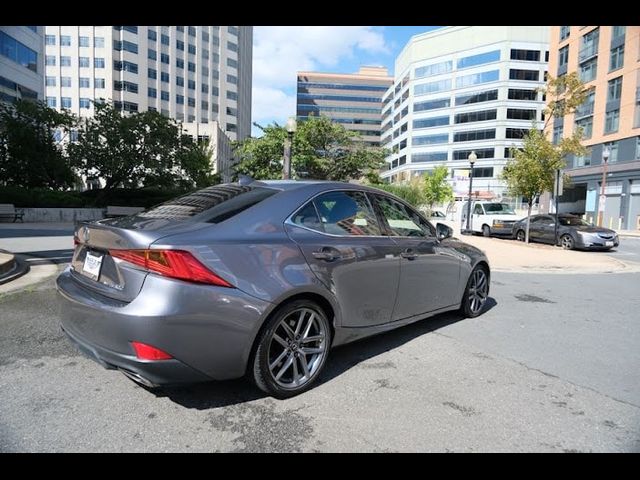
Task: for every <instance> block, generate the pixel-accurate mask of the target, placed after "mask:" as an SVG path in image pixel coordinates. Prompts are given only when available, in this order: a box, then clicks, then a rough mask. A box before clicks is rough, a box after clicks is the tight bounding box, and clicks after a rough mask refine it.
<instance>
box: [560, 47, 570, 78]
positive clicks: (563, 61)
mask: <svg viewBox="0 0 640 480" xmlns="http://www.w3.org/2000/svg"><path fill="white" fill-rule="evenodd" d="M568 63H569V45H567V46H566V47H562V48H561V49H560V50H558V70H563V69H564V70H565V72H566V66H567V64H568Z"/></svg>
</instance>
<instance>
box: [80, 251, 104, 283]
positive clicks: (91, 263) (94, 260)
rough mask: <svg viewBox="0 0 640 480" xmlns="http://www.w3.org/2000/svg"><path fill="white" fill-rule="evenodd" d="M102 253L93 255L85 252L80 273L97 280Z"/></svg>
mask: <svg viewBox="0 0 640 480" xmlns="http://www.w3.org/2000/svg"><path fill="white" fill-rule="evenodd" d="M102 258H103V255H93V254H91V253H89V252H87V256H86V257H85V259H84V265H83V266H82V273H84V274H85V275H87V276H88V277H91V278H93V279H94V280H97V279H98V277H99V276H100V267H101V266H102Z"/></svg>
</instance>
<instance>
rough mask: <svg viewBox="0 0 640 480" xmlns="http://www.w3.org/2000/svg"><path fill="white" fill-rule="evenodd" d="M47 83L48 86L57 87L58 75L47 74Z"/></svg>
mask: <svg viewBox="0 0 640 480" xmlns="http://www.w3.org/2000/svg"><path fill="white" fill-rule="evenodd" d="M45 85H46V86H47V87H55V86H56V77H49V76H47V77H46V78H45Z"/></svg>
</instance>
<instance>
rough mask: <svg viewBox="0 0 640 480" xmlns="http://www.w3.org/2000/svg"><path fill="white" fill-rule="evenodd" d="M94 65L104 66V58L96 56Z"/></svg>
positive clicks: (97, 66) (95, 66)
mask: <svg viewBox="0 0 640 480" xmlns="http://www.w3.org/2000/svg"><path fill="white" fill-rule="evenodd" d="M93 66H94V68H104V58H97V57H96V58H94V59H93Z"/></svg>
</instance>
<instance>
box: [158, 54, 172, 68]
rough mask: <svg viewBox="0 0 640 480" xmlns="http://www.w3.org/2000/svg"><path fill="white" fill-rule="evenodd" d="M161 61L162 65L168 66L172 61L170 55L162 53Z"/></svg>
mask: <svg viewBox="0 0 640 480" xmlns="http://www.w3.org/2000/svg"><path fill="white" fill-rule="evenodd" d="M160 61H161V62H162V63H166V64H167V65H168V64H169V61H170V59H169V55H168V54H166V53H161V54H160Z"/></svg>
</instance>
